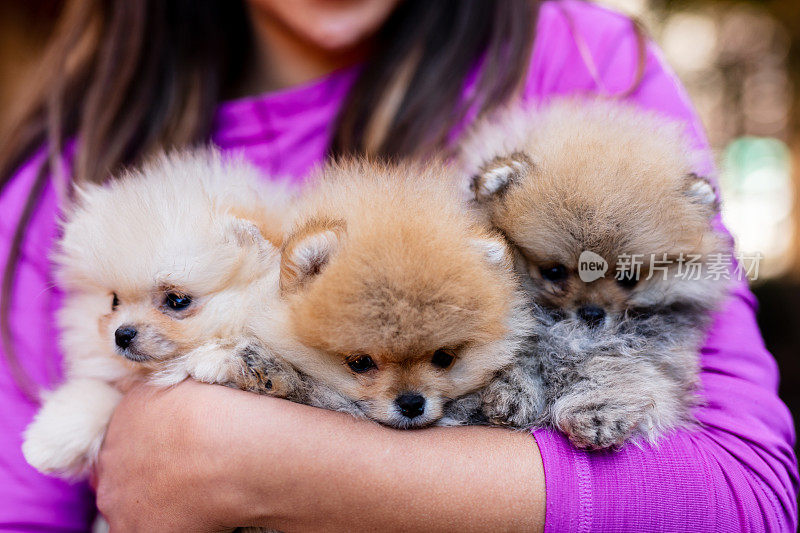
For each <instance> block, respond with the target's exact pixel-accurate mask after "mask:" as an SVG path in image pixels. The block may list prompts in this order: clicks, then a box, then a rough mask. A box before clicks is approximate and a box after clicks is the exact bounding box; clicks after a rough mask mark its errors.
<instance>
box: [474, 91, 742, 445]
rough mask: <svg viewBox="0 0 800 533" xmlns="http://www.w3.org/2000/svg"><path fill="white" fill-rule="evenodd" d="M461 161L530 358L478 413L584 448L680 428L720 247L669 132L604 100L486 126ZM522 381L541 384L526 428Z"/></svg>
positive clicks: (702, 183)
mask: <svg viewBox="0 0 800 533" xmlns="http://www.w3.org/2000/svg"><path fill="white" fill-rule="evenodd" d="M461 160H462V163H463V165H464V167H465V169H466V170H467V172H468V174H469V175H472V176H473V178H472V181H471V185H472V193H473V194H474V198H475V201H476V203H477V205H478V206H479V207H480V208H481V209H483V211H484V212H485V214H486V216H487V217H488V219H489V220H490V222H491V224H492V225H493V226H494V227H495V228H497V229H498V230H500V231H501V232H502V233H503V234H504V235H505V236H506V237H507V239H508V240H509V241H510V242H511V243H512V244H513V245H514V247H515V249H516V260H515V261H516V265H517V269H518V271H519V272H520V273H521V274H523V275H524V276H525V284H526V286H527V289H528V293H529V295H530V299H531V302H532V305H531V307H532V312H533V314H534V315H535V316H536V318H537V321H536V324H537V327H536V333H535V335H534V337H533V341H534V342H533V344H532V349H533V353H532V356H530V357H521V358H520V359H519V365H518V366H517V368H516V369H515V372H514V373H513V375H511V376H509V375H508V374H504V375H501V376H500V377H499V378H498V380H497V382H498V383H499V384H497V383H496V384H495V388H494V389H493V390H492V391H489V392H484V394H483V396H482V397H481V402H482V412H481V414H482V415H483V416H485V417H486V418H488V419H489V420H490V421H492V422H494V423H501V424H509V425H525V424H552V425H554V426H556V427H558V428H559V429H561V430H562V431H564V432H565V433H566V434H567V435H568V436H569V437H570V438H571V439H572V441H573V442H574V443H576V444H577V445H579V446H582V447H591V448H605V447H610V446H617V445H620V444H622V443H623V442H625V441H626V440H628V439H629V438H631V437H644V438H646V439H649V440H651V441H652V440H655V439H656V438H657V437H658V436H659V435H661V434H662V433H663V432H665V431H667V430H669V429H672V428H675V427H677V426H681V425H685V424H691V423H692V420H693V419H692V415H691V409H692V406H693V405H694V404H695V402H696V396H695V386H696V381H697V372H698V356H697V352H698V348H699V346H700V343H701V342H702V340H703V338H704V332H705V330H706V328H707V326H708V325H709V322H710V317H711V313H712V311H713V310H714V309H715V308H717V307H718V306H719V305H720V303H721V301H722V300H723V299H724V297H725V296H726V294H727V287H728V285H727V283H726V280H725V278H726V277H727V276H728V275H729V274H730V270H731V269H730V253H731V246H730V242H729V239H728V238H726V236H725V235H723V234H722V233H721V232H720V231H718V230H717V229H715V227H714V224H713V219H714V217H715V215H716V214H717V212H718V203H717V199H716V195H715V192H714V190H713V188H712V186H711V184H710V182H709V181H708V180H707V179H705V178H703V177H699V176H697V175H696V174H694V169H696V168H697V163H698V159H697V155H696V154H695V153H694V152H693V150H692V149H691V148H690V147H689V146H688V144H687V141H686V135H685V132H684V131H683V128H682V127H681V126H679V125H676V124H673V123H670V122H669V121H666V120H665V119H663V118H661V117H658V116H655V115H653V114H649V113H645V112H643V111H640V110H635V109H632V108H630V107H626V106H624V105H622V104H618V103H611V102H578V101H562V102H556V103H553V104H551V105H550V106H548V107H546V108H544V109H542V110H522V109H510V110H506V111H504V112H503V113H500V114H498V115H497V116H495V117H493V118H491V119H488V120H486V121H485V122H484V123H483V124H480V125H479V126H478V127H477V128H476V129H475V131H474V132H473V133H472V135H471V136H470V137H469V138H468V139H467V141H466V142H465V144H464V147H463V150H462V157H461ZM525 376H528V377H530V378H531V379H534V380H535V381H537V382H538V380H540V379H543V381H544V385H545V387H546V407H545V409H544V410H543V411H542V412H541V413H540V414H539V415H538V416H534V417H530V418H527V417H526V416H525V415H526V414H527V413H533V412H535V408H534V406H530V405H528V406H526V405H525V400H524V398H525V394H520V393H521V392H523V391H524V389H525V386H526V385H525V384H526V380H525V379H524V377H525ZM521 377H522V379H520V378H521ZM472 401H475V398H472ZM536 401H538V399H537V400H536ZM520 404H522V405H520ZM526 407H527V409H526ZM520 413H523V415H522V416H520Z"/></svg>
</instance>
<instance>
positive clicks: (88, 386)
mask: <svg viewBox="0 0 800 533" xmlns="http://www.w3.org/2000/svg"><path fill="white" fill-rule="evenodd" d="M264 181H265V180H263V178H262V177H261V176H259V175H258V171H257V170H256V169H254V168H252V167H250V166H249V165H247V164H245V163H244V162H242V161H238V160H226V159H224V158H223V157H222V156H220V155H219V154H218V153H217V152H215V151H213V150H201V151H196V152H185V153H177V154H173V155H170V156H161V157H159V158H157V159H155V160H153V161H152V162H151V163H149V164H148V165H145V166H144V167H143V169H142V170H140V171H135V172H129V173H127V174H125V175H124V176H122V177H121V178H119V179H117V180H115V181H113V182H111V183H110V184H109V185H107V186H104V187H98V186H89V187H84V188H82V189H80V190H79V191H78V194H77V196H78V198H77V202H76V206H75V207H74V208H73V209H72V210H71V211H70V212H69V213H68V214H67V216H66V222H65V224H64V235H63V238H62V239H61V240H60V242H59V243H58V250H57V253H56V255H55V262H56V267H57V279H58V282H59V284H60V286H61V288H62V289H64V291H65V293H66V298H65V303H64V306H63V308H62V309H61V310H60V312H59V313H58V323H59V326H60V328H61V331H62V335H61V345H62V348H63V350H64V354H65V358H66V366H67V371H66V374H67V380H66V383H64V384H63V385H62V386H61V387H59V388H58V389H57V390H56V391H54V392H53V393H51V394H48V395H46V396H45V398H44V404H43V406H42V408H41V410H40V411H39V413H38V414H37V415H36V417H35V419H34V421H33V423H32V424H31V425H30V427H29V428H28V429H27V431H26V433H25V444H24V446H23V452H24V454H25V458H26V459H27V461H28V462H29V463H30V464H31V465H33V466H34V467H36V468H37V469H38V470H40V471H42V472H45V473H56V474H60V475H63V476H67V477H80V476H82V475H84V474H85V473H86V470H87V467H88V466H89V465H91V463H92V461H93V460H94V458H95V456H96V454H97V451H98V449H99V446H100V443H101V442H102V437H103V434H104V432H105V428H106V425H107V423H108V420H109V417H110V415H111V413H112V411H113V409H114V407H115V405H116V403H117V401H118V399H119V397H120V393H119V392H118V388H119V387H120V386H124V385H125V384H126V383H129V382H130V380H137V379H154V376H156V375H157V376H158V382H160V383H162V384H171V383H175V382H177V381H180V380H181V379H183V378H185V377H186V376H187V375H196V377H198V378H199V379H201V380H204V381H208V382H222V383H225V382H226V381H228V380H230V378H231V376H230V375H231V374H234V373H236V372H240V370H241V369H240V368H238V367H236V365H235V361H234V360H233V358H232V357H231V356H230V354H229V353H228V352H227V351H226V350H224V349H221V348H220V347H236V346H237V345H239V344H241V343H242V342H245V341H246V339H247V338H248V335H249V321H250V319H251V317H252V316H253V315H254V314H264V313H268V312H269V306H270V302H271V301H273V300H274V298H275V297H277V294H278V269H279V260H280V257H279V253H278V250H277V248H276V244H279V243H270V242H269V241H267V240H265V239H264V238H263V237H262V231H264V230H267V232H269V229H270V228H269V226H270V224H272V220H273V219H274V220H280V219H282V218H284V217H285V215H284V214H283V210H285V209H286V208H287V204H288V202H289V200H290V197H291V194H292V193H291V191H290V189H289V187H288V186H287V185H286V184H284V183H264ZM259 213H262V214H263V215H264V216H263V217H262V216H260V215H258V214H259ZM251 215H252V216H251ZM270 217H272V218H270ZM275 233H280V230H279V229H278V230H275ZM173 288H174V289H177V290H179V291H181V292H182V293H186V294H190V295H191V296H192V298H193V301H192V307H190V308H187V311H186V314H184V315H180V314H179V313H174V312H172V311H170V310H168V309H167V308H166V307H164V305H163V304H162V302H163V298H164V294H165V291H167V290H170V289H173ZM113 293H116V294H118V295H119V300H120V304H119V306H118V308H117V309H116V310H112V294H113ZM123 324H133V325H135V326H136V327H137V328H138V331H139V333H138V334H137V339H136V342H139V341H141V343H142V347H141V351H142V357H143V358H144V359H145V360H144V361H141V362H136V361H132V360H130V359H128V358H126V357H124V355H125V354H124V353H121V352H120V350H118V349H117V348H116V346H115V341H114V331H115V330H116V329H117V328H118V327H119V326H121V325H123ZM123 352H124V351H123Z"/></svg>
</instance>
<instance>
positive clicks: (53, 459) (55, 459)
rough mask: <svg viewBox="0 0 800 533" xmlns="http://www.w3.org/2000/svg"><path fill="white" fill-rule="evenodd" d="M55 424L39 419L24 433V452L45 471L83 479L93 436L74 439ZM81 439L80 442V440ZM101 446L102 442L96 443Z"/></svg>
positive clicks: (29, 461) (28, 460)
mask: <svg viewBox="0 0 800 533" xmlns="http://www.w3.org/2000/svg"><path fill="white" fill-rule="evenodd" d="M60 429H61V428H57V427H53V426H52V425H50V422H49V421H46V420H37V421H35V422H34V423H33V424H31V425H30V426H29V427H28V429H27V431H26V432H25V440H24V442H23V443H22V455H24V456H25V460H26V461H27V462H28V464H29V465H31V466H32V467H34V468H35V469H36V470H38V471H39V472H41V473H42V474H57V475H59V476H62V477H67V478H80V477H83V475H84V474H85V473H86V472H87V471H88V468H89V459H88V457H87V456H88V455H89V454H90V451H89V450H90V449H91V448H93V447H95V445H94V443H92V442H91V439H89V440H87V439H75V438H74V435H67V434H66V433H63V432H62V431H60ZM79 441H80V442H79ZM96 447H97V449H98V450H99V448H100V443H97V445H96Z"/></svg>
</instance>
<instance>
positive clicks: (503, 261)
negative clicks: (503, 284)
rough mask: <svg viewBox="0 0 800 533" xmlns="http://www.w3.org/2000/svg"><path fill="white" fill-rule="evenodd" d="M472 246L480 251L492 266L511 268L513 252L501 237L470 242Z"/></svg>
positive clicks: (482, 238) (477, 239) (476, 239)
mask: <svg viewBox="0 0 800 533" xmlns="http://www.w3.org/2000/svg"><path fill="white" fill-rule="evenodd" d="M470 245H471V246H472V247H473V248H475V249H476V250H477V251H479V252H480V253H481V254H482V255H483V258H484V259H485V260H486V261H487V262H488V263H489V264H491V265H495V266H510V265H511V250H510V249H509V247H508V244H506V242H505V241H504V240H503V239H502V238H500V237H480V238H475V239H471V240H470Z"/></svg>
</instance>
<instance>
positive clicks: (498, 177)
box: [470, 152, 533, 202]
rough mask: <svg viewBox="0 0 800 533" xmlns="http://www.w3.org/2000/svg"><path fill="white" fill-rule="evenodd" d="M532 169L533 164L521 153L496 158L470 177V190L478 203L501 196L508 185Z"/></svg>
mask: <svg viewBox="0 0 800 533" xmlns="http://www.w3.org/2000/svg"><path fill="white" fill-rule="evenodd" d="M532 168H533V162H532V161H531V159H530V158H529V157H528V156H527V155H525V154H523V153H522V152H514V153H513V154H511V155H508V156H498V157H495V158H494V159H492V160H491V161H489V162H488V163H486V164H485V165H483V166H482V167H481V169H480V171H479V172H478V173H477V174H475V175H474V176H473V177H472V183H471V185H470V188H471V189H472V192H473V193H474V194H475V199H476V200H478V201H479V202H482V201H486V200H489V199H490V198H492V197H498V196H502V195H503V193H504V192H505V191H506V189H507V188H508V186H509V185H511V184H513V183H514V181H516V180H518V179H520V178H521V177H522V176H523V175H524V174H525V173H527V172H529V171H530V170H531V169H532Z"/></svg>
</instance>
